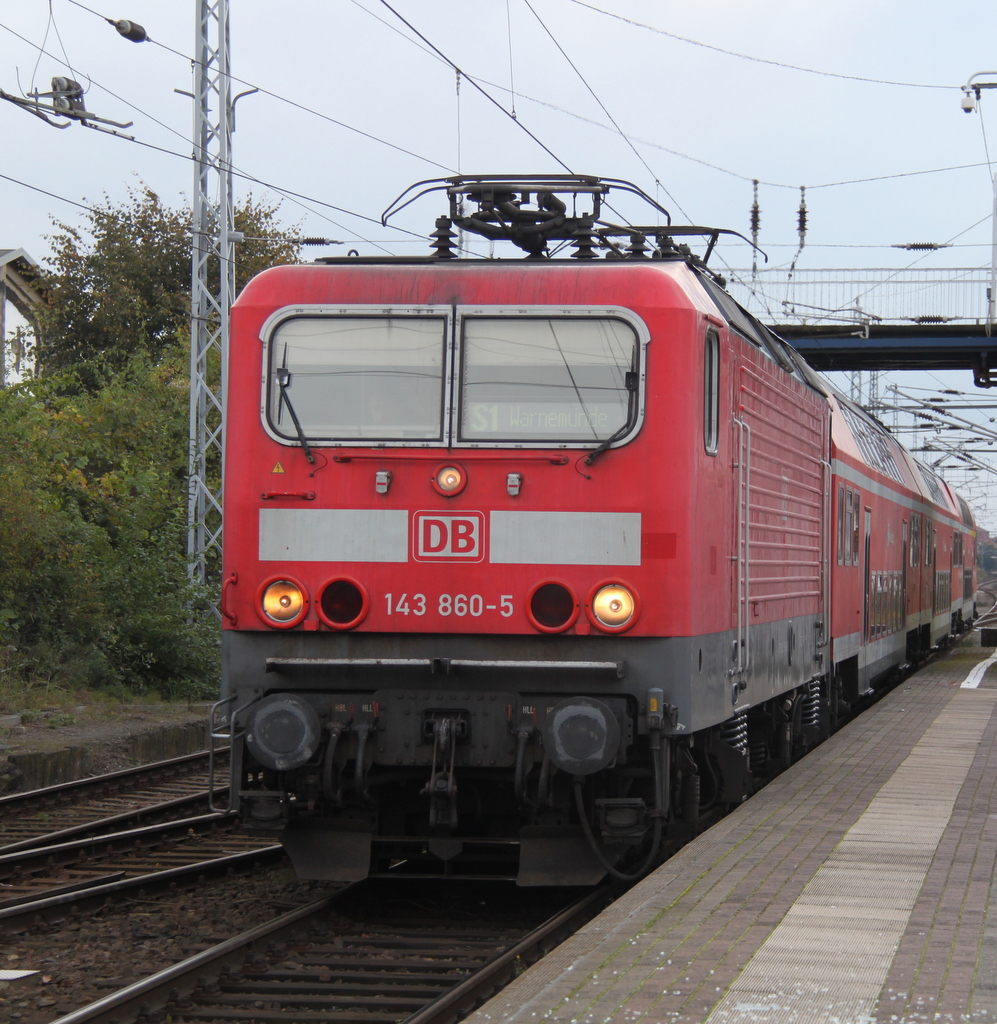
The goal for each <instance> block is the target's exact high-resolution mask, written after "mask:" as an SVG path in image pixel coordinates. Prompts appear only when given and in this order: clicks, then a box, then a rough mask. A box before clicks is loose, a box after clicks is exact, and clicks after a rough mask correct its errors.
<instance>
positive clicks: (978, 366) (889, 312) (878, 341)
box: [726, 267, 997, 387]
mask: <svg viewBox="0 0 997 1024" xmlns="http://www.w3.org/2000/svg"><path fill="white" fill-rule="evenodd" d="M726 276H727V278H728V283H727V287H728V289H729V290H730V292H731V294H732V295H733V296H734V297H735V298H736V299H737V300H738V302H740V303H741V305H743V306H744V307H745V308H746V309H748V310H749V311H750V312H751V313H753V314H754V315H755V316H757V317H758V318H759V319H760V320H761V321H762V322H763V323H765V324H767V325H768V326H769V327H771V328H772V329H773V330H774V331H775V332H776V333H777V334H779V335H780V336H781V337H783V338H785V339H786V340H787V341H789V342H790V343H791V344H792V345H793V346H795V347H796V348H797V349H798V350H799V351H800V352H801V353H802V354H803V356H804V357H805V358H806V359H807V361H808V362H809V363H810V364H811V365H812V366H813V367H815V368H816V369H818V370H851V371H854V370H915V369H929V368H930V369H948V370H958V369H969V370H972V371H973V377H974V381H975V383H976V385H977V387H994V386H997V324H994V323H992V322H988V318H987V311H988V304H989V299H990V287H991V270H990V268H989V267H984V268H979V267H977V268H965V267H962V268H960V267H953V268H943V269H931V270H925V269H918V268H908V269H902V270H891V269H885V268H879V269H865V270H854V269H852V270H796V271H793V272H790V271H788V270H787V269H785V268H783V269H764V270H763V269H758V270H752V269H748V270H728V271H726Z"/></svg>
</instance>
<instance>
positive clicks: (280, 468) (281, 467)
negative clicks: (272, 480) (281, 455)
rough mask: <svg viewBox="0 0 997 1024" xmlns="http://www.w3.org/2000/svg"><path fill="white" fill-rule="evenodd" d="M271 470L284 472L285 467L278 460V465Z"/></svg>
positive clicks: (272, 471)
mask: <svg viewBox="0 0 997 1024" xmlns="http://www.w3.org/2000/svg"><path fill="white" fill-rule="evenodd" d="M270 472H271V473H283V472H284V467H283V466H282V465H281V464H280V463H279V462H278V463H277V465H276V466H274V468H273V469H271V470H270Z"/></svg>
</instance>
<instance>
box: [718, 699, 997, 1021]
mask: <svg viewBox="0 0 997 1024" xmlns="http://www.w3.org/2000/svg"><path fill="white" fill-rule="evenodd" d="M995 703H997V691H994V690H960V691H959V692H957V693H955V694H953V698H952V700H951V702H950V703H949V704H948V705H947V706H946V707H945V708H944V709H943V710H942V712H941V713H940V714H939V715H938V717H937V718H936V719H935V721H934V722H933V723H932V724H931V725H930V726H929V727H928V729H927V731H926V732H925V733H924V735H923V736H922V738H921V739H920V740H919V741H918V743H917V744H916V745H915V746H914V747H913V749H912V750H911V752H910V754H909V755H908V756H907V758H906V760H905V761H903V763H902V764H901V765H900V766H899V768H897V770H896V772H894V774H893V776H892V777H891V778H890V779H889V780H888V781H887V782H886V784H885V785H884V786H883V787H882V788H881V789H880V791H879V793H878V794H877V795H876V796H875V797H874V799H873V800H872V802H871V803H870V804H869V806H868V807H867V809H866V810H865V812H864V813H863V814H862V815H861V817H860V818H859V819H858V821H857V822H855V824H854V825H853V826H852V827H851V828H850V829H849V830H848V831H847V832H846V833H845V836H844V837H843V839H842V840H841V843H840V844H839V845H838V847H837V848H836V849H835V850H834V852H833V853H832V854H831V855H830V857H828V859H827V860H826V861H825V863H824V865H823V866H821V867H820V868H819V869H818V870H817V872H816V874H815V875H814V877H813V879H812V880H811V881H810V882H809V883H808V884H807V886H806V887H805V888H804V890H803V892H802V893H801V895H800V898H799V899H798V900H797V901H796V903H795V904H794V905H793V906H792V907H791V908H790V910H789V912H788V913H787V914H786V915H785V917H784V918H783V920H782V921H781V923H780V924H779V925H778V926H777V927H776V928H775V929H774V930H773V931H772V933H771V934H770V935H769V937H768V939H766V941H765V942H764V943H763V944H762V945H761V946H760V947H759V949H758V951H757V952H756V953H755V955H754V956H753V957H752V959H751V960H750V961H749V962H748V964H747V966H746V967H745V969H744V971H742V972H741V974H740V976H739V977H738V978H736V979H735V980H734V982H733V983H732V984H731V986H730V987H729V988H728V989H727V992H726V993H725V994H724V996H723V998H722V999H721V1000H720V1001H719V1002H718V1003H717V1004H716V1006H715V1007H714V1009H713V1011H712V1013H710V1015H709V1017H708V1018H707V1024H749V1022H755V1021H762V1020H764V1021H765V1022H766V1024H789V1022H792V1024H801V1022H802V1021H805V1020H823V1021H827V1020H830V1019H832V1018H834V1019H838V1020H841V1021H858V1020H862V1019H870V1018H871V1016H872V1014H873V1011H874V1009H875V1005H876V999H877V997H878V996H879V993H880V990H881V989H882V986H883V983H884V982H885V980H886V975H887V972H888V971H889V968H890V963H891V962H892V959H893V954H894V953H895V951H896V948H897V945H898V944H899V942H900V938H901V936H902V935H903V933H904V929H905V928H906V926H907V921H908V919H909V917H910V912H911V910H912V909H913V907H914V903H915V901H916V899H917V895H918V892H919V891H920V888H921V885H922V884H923V882H924V877H925V875H926V873H927V870H928V866H929V865H930V858H931V855H932V853H933V852H934V850H935V848H936V847H937V846H938V842H939V840H940V839H941V836H942V833H943V832H944V830H945V826H946V824H947V823H948V820H949V818H950V816H951V814H952V808H953V807H954V805H955V801H956V798H957V797H958V795H959V790H960V788H961V787H962V784H963V782H964V781H965V779H966V775H967V773H968V772H969V769H970V766H971V765H972V763H973V757H974V755H975V753H976V749H977V746H978V745H979V742H980V739H981V738H982V736H983V732H984V730H985V728H986V726H987V724H988V722H989V720H990V716H991V714H992V713H993V709H994V704H995ZM901 808H902V809H901ZM912 855H915V856H912ZM839 895H840V897H841V902H840V903H834V902H832V901H833V899H834V898H835V897H837V896H839ZM876 907H880V908H882V910H883V912H882V913H881V914H880V915H879V916H878V919H877V920H876V922H875V927H874V928H870V927H869V924H870V919H869V915H868V911H869V910H870V909H873V908H876ZM887 908H891V909H890V910H887ZM818 913H819V914H820V915H821V921H820V926H819V927H817V928H815V927H814V924H815V920H814V915H815V914H818ZM774 993H777V995H776V994H774Z"/></svg>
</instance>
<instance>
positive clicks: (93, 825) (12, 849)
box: [0, 786, 228, 858]
mask: <svg viewBox="0 0 997 1024" xmlns="http://www.w3.org/2000/svg"><path fill="white" fill-rule="evenodd" d="M215 792H216V793H227V792H228V787H227V786H226V787H225V789H218V790H215ZM207 799H208V791H207V790H204V791H203V792H201V793H193V794H191V795H190V796H178V797H175V798H174V799H173V800H164V801H163V802H162V803H158V804H147V805H146V806H145V807H139V808H137V809H136V810H134V811H122V812H121V813H120V814H112V815H109V816H108V817H106V818H95V819H94V820H93V821H84V822H81V823H80V824H79V825H71V826H70V827H69V828H60V829H58V830H56V831H55V832H46V833H44V834H42V835H40V836H32V837H31V838H30V839H19V840H18V841H17V842H16V843H6V844H0V858H2V857H4V856H6V855H7V854H8V853H18V852H19V851H21V850H31V849H37V848H38V847H41V846H51V845H54V844H56V843H61V842H64V841H65V842H68V841H69V840H72V839H73V838H75V837H77V836H83V837H85V838H92V837H96V836H95V833H96V832H104V830H105V829H108V828H111V827H112V826H114V825H123V824H125V822H128V821H136V822H138V821H141V819H142V818H144V817H148V816H149V815H156V814H165V813H167V812H169V811H175V810H178V809H180V808H183V807H186V806H188V805H191V804H198V803H201V802H204V801H207ZM211 813H212V814H215V815H219V816H221V817H225V816H226V812H223V811H212V812H211ZM175 820H177V819H168V820H167V821H166V822H159V823H158V824H159V826H160V827H164V826H166V825H168V824H172V822H173V821H175ZM156 824H157V823H156V822H153V823H152V825H150V826H144V827H153V826H155V825H156ZM135 827H136V829H138V828H139V827H140V826H138V825H136V826H135ZM107 835H108V834H107V833H104V835H102V836H100V838H106V837H107Z"/></svg>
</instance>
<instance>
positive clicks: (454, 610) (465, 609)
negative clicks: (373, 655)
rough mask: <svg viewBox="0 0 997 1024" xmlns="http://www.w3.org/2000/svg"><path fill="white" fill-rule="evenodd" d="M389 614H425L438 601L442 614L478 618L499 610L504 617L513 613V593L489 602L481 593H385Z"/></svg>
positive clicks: (438, 607)
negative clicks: (431, 604)
mask: <svg viewBox="0 0 997 1024" xmlns="http://www.w3.org/2000/svg"><path fill="white" fill-rule="evenodd" d="M384 600H385V602H386V605H387V613H388V615H425V614H426V611H427V610H428V609H429V607H430V602H431V601H435V602H436V610H437V612H438V614H440V615H444V616H446V615H456V616H458V617H463V616H465V615H470V616H473V617H474V618H477V617H478V616H479V615H484V613H485V612H494V611H497V612H498V613H499V614H500V615H502V616H503V617H504V618H506V619H507V618H509V616H511V615H512V609H513V605H512V594H501V595H499V598H498V601H493V603H490V604H489V603H488V601H487V599H486V598H484V597H482V596H481V594H440V595H439V597H437V598H428V597H426V595H425V594H398V595H397V596H396V595H394V594H385V595H384Z"/></svg>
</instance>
